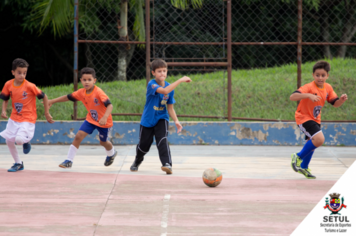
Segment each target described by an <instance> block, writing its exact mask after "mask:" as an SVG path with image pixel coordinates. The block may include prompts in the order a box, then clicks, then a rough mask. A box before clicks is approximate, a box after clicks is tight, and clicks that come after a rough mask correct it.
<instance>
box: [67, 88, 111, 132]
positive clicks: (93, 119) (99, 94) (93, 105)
mask: <svg viewBox="0 0 356 236" xmlns="http://www.w3.org/2000/svg"><path fill="white" fill-rule="evenodd" d="M67 97H68V99H69V100H71V101H73V102H74V101H81V102H82V103H83V104H84V106H85V108H86V109H87V111H88V114H87V117H86V120H87V121H88V122H89V123H91V124H93V125H96V126H99V127H101V128H110V127H112V126H113V123H112V116H111V114H110V116H109V117H108V120H107V122H106V124H105V125H100V124H99V120H100V119H101V118H102V117H103V116H104V114H105V112H106V107H107V106H108V105H109V104H111V102H110V100H109V97H108V96H107V95H106V94H105V93H104V92H103V90H101V89H100V88H99V87H97V86H94V89H93V91H92V92H91V93H90V94H86V90H85V89H84V88H82V89H79V90H78V91H75V92H74V93H71V94H68V96H67Z"/></svg>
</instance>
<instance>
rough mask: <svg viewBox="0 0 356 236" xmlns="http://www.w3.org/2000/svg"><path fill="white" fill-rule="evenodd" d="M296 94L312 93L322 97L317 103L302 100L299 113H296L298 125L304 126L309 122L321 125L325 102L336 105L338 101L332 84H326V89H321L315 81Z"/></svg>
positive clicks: (306, 99) (301, 88)
mask: <svg viewBox="0 0 356 236" xmlns="http://www.w3.org/2000/svg"><path fill="white" fill-rule="evenodd" d="M295 93H311V94H314V95H317V96H319V97H321V99H320V100H319V101H317V102H312V101H311V100H310V99H308V98H305V99H302V100H300V102H299V105H298V108H297V111H296V112H295V120H296V122H297V124H298V125H300V124H303V123H304V122H307V121H308V120H313V121H315V122H317V123H318V124H320V122H321V109H322V108H323V106H324V104H325V101H327V102H329V103H331V104H334V103H335V101H336V100H337V99H338V97H337V95H336V93H335V92H334V90H333V88H332V87H331V85H330V84H328V83H325V85H324V88H319V87H318V86H316V84H315V82H314V81H313V82H311V83H308V84H305V85H303V86H302V87H300V88H299V89H298V90H297V91H295Z"/></svg>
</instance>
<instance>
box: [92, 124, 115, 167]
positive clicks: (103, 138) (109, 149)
mask: <svg viewBox="0 0 356 236" xmlns="http://www.w3.org/2000/svg"><path fill="white" fill-rule="evenodd" d="M111 129H112V128H99V127H98V128H97V130H98V131H99V139H100V145H101V146H103V147H104V148H105V150H106V155H107V157H106V159H105V162H104V165H105V166H110V165H111V164H112V163H113V162H114V160H115V157H116V155H117V151H115V148H114V145H112V143H111V142H110V141H109V133H110V132H111Z"/></svg>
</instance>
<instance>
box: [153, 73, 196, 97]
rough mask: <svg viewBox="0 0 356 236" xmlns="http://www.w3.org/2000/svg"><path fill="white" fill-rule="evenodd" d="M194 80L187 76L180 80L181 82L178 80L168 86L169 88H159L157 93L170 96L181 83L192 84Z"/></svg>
mask: <svg viewBox="0 0 356 236" xmlns="http://www.w3.org/2000/svg"><path fill="white" fill-rule="evenodd" d="M191 81H192V80H191V79H190V78H189V77H187V76H183V77H182V78H180V79H179V80H177V81H176V82H174V83H172V84H170V85H168V86H167V87H165V88H162V87H159V88H158V89H157V90H156V92H157V93H160V94H169V93H170V92H172V91H173V90H174V89H175V88H176V87H177V86H178V85H179V84H180V83H182V82H187V83H189V82H191Z"/></svg>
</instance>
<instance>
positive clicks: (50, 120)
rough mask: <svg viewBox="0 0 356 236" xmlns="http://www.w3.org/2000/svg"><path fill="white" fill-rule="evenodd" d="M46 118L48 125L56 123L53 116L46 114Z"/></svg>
mask: <svg viewBox="0 0 356 236" xmlns="http://www.w3.org/2000/svg"><path fill="white" fill-rule="evenodd" d="M45 117H46V120H47V122H48V123H50V124H53V123H54V120H53V118H52V116H51V114H49V113H45Z"/></svg>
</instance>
